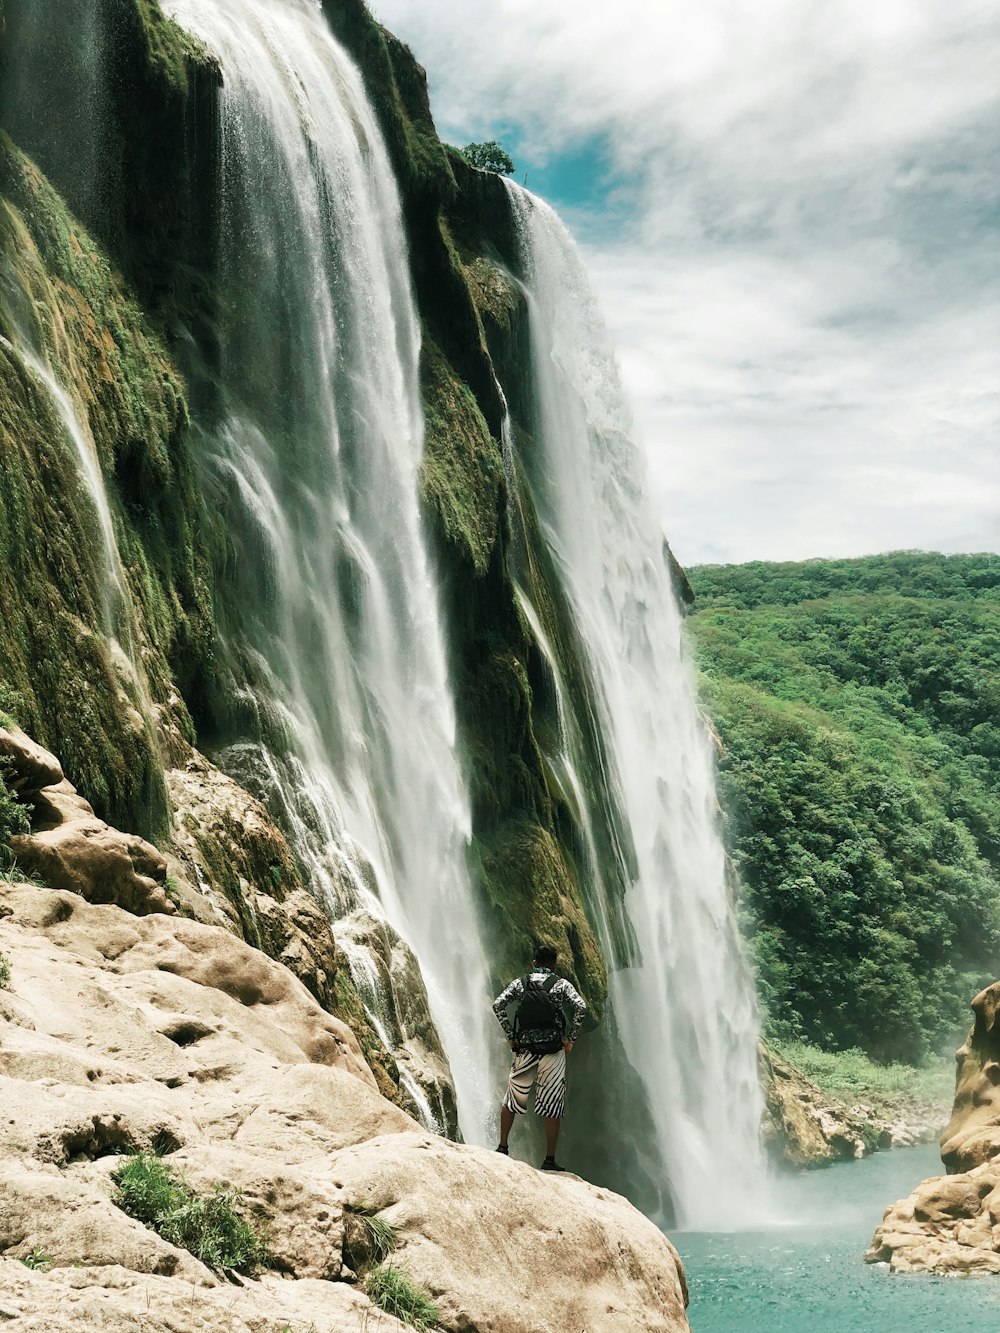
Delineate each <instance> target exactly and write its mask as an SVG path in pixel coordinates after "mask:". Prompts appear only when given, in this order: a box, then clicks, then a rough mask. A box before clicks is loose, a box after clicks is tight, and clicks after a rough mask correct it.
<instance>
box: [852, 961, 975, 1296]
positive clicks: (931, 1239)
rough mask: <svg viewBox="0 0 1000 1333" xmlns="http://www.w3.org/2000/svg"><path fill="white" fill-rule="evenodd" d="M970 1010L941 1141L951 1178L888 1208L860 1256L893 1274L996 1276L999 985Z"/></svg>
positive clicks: (937, 1180) (924, 1185)
mask: <svg viewBox="0 0 1000 1333" xmlns="http://www.w3.org/2000/svg"><path fill="white" fill-rule="evenodd" d="M972 1010H973V1013H974V1015H975V1019H974V1022H973V1026H972V1030H971V1032H970V1033H969V1036H968V1039H967V1040H966V1042H965V1043H964V1044H963V1045H962V1046H961V1047H960V1048H959V1050H958V1052H957V1056H956V1058H957V1061H958V1078H957V1087H956V1092H955V1104H954V1108H953V1111H952V1117H951V1120H950V1122H949V1124H948V1127H947V1128H946V1129H945V1131H944V1133H943V1135H942V1136H941V1157H942V1160H943V1161H944V1164H945V1166H946V1167H947V1168H948V1171H949V1174H948V1175H946V1176H933V1177H931V1178H930V1179H929V1180H925V1181H923V1182H921V1184H919V1185H917V1187H916V1188H915V1189H914V1191H913V1193H912V1194H910V1195H909V1197H908V1198H906V1199H902V1200H900V1201H899V1202H898V1203H895V1204H893V1205H892V1206H891V1207H889V1208H888V1209H887V1210H886V1213H885V1217H884V1218H883V1220H882V1225H881V1226H880V1227H879V1228H878V1230H877V1231H876V1232H875V1236H874V1238H873V1240H872V1244H871V1248H870V1249H869V1251H868V1254H867V1256H866V1257H867V1259H868V1261H869V1262H870V1263H878V1262H884V1263H888V1264H889V1265H890V1267H891V1268H892V1270H893V1272H899V1273H914V1272H932V1273H962V1274H981V1273H1000V1022H998V1019H1000V982H995V983H994V984H993V985H992V986H988V987H987V988H986V990H984V991H982V992H981V993H980V994H979V995H977V996H976V998H975V999H974V1000H973V1002H972Z"/></svg>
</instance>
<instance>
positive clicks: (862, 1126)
mask: <svg viewBox="0 0 1000 1333" xmlns="http://www.w3.org/2000/svg"><path fill="white" fill-rule="evenodd" d="M759 1056H760V1077H761V1086H762V1088H763V1089H764V1099H765V1101H764V1114H763V1117H762V1119H761V1135H762V1138H763V1141H764V1146H765V1148H766V1149H767V1151H768V1153H769V1155H770V1156H771V1157H772V1159H774V1160H776V1161H778V1162H780V1163H782V1164H783V1165H786V1166H792V1167H813V1166H827V1165H828V1164H829V1163H830V1162H842V1161H851V1160H853V1159H854V1158H858V1157H865V1156H867V1155H868V1153H870V1152H875V1151H876V1150H877V1149H878V1148H880V1147H886V1148H887V1147H889V1146H891V1144H890V1137H889V1128H888V1126H886V1125H883V1124H881V1123H880V1122H877V1121H876V1122H873V1120H872V1119H869V1118H868V1117H867V1116H866V1115H864V1114H863V1113H862V1112H863V1108H859V1109H858V1112H854V1111H851V1110H847V1109H845V1108H844V1107H841V1106H837V1105H835V1104H834V1103H833V1102H832V1101H831V1100H830V1098H829V1097H827V1096H826V1095H825V1094H824V1093H823V1092H822V1091H821V1090H820V1089H819V1088H818V1087H817V1086H816V1084H815V1083H811V1082H810V1081H809V1079H807V1078H806V1077H805V1075H804V1074H802V1073H801V1072H800V1071H799V1070H798V1069H796V1068H795V1067H794V1066H793V1065H791V1064H789V1063H788V1061H787V1060H784V1059H782V1057H781V1056H780V1055H778V1054H777V1052H776V1051H773V1050H772V1049H771V1048H770V1047H769V1046H767V1045H766V1044H765V1043H764V1042H761V1044H760V1051H759Z"/></svg>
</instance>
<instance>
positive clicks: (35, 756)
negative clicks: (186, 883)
mask: <svg viewBox="0 0 1000 1333" xmlns="http://www.w3.org/2000/svg"><path fill="white" fill-rule="evenodd" d="M0 756H3V757H6V758H7V759H8V760H9V763H10V773H11V775H12V776H11V777H10V785H11V786H12V787H13V789H14V791H16V792H17V795H18V798H19V799H20V800H21V801H23V802H24V803H25V804H26V805H28V806H29V807H30V808H31V832H30V833H25V834H19V835H18V836H16V837H14V838H12V839H11V841H10V849H11V852H12V853H13V856H14V859H15V861H16V863H17V865H18V867H19V868H20V870H21V871H22V872H23V873H25V874H27V875H30V876H34V877H36V878H38V879H40V880H42V881H43V882H44V883H45V884H48V885H51V886H52V887H53V888H56V889H68V890H69V891H70V892H72V893H78V894H79V895H80V896H81V897H82V898H86V899H87V901H88V902H95V903H116V904H117V905H118V906H120V907H124V908H125V909H126V911H129V912H135V913H136V914H139V915H141V914H144V913H147V912H173V911H174V907H173V905H172V904H171V902H170V899H169V897H168V895H167V892H166V880H167V863H166V861H165V860H164V859H163V857H162V856H161V855H160V853H159V852H158V851H157V850H156V848H155V847H154V846H152V844H151V843H148V842H146V841H145V840H144V839H143V838H138V837H135V836H134V835H133V834H130V833H121V832H119V830H118V829H114V828H111V827H110V825H108V824H105V822H104V821H103V820H102V819H98V818H97V816H96V815H95V814H94V811H93V809H92V807H91V806H90V805H89V804H88V803H87V802H86V801H85V800H84V799H83V797H82V796H80V795H79V793H78V792H77V790H76V788H75V787H74V786H73V785H72V783H71V782H69V781H68V780H67V779H66V778H65V777H64V776H63V771H62V767H61V765H60V763H59V761H58V759H56V757H55V755H52V754H49V752H48V751H47V750H44V749H43V748H42V747H41V746H40V745H37V744H36V743H35V742H34V741H33V740H31V738H30V737H28V736H26V735H25V734H24V732H23V731H21V729H20V728H19V727H14V726H11V727H3V728H0Z"/></svg>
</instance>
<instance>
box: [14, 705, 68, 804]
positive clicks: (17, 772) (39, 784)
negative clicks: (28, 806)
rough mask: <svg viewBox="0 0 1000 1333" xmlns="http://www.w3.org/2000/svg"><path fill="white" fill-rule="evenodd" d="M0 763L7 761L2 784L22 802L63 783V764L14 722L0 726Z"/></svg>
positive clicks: (28, 801) (27, 801) (26, 801)
mask: <svg viewBox="0 0 1000 1333" xmlns="http://www.w3.org/2000/svg"><path fill="white" fill-rule="evenodd" d="M0 760H6V761H7V768H6V772H5V775H4V781H5V782H6V784H7V786H8V787H9V788H11V790H13V791H14V792H16V793H17V796H18V799H19V800H22V801H24V802H25V803H30V801H31V798H32V797H33V796H34V795H35V794H36V793H37V792H40V791H41V790H42V788H43V787H54V786H55V785H56V784H57V783H60V782H62V780H63V771H62V765H61V764H60V763H59V760H58V759H57V758H56V757H55V755H54V754H49V752H48V750H45V749H43V748H42V746H40V745H38V744H37V743H36V742H35V741H33V740H32V739H31V737H30V736H27V735H25V733H24V732H23V731H22V730H21V728H20V727H18V726H15V725H14V724H13V723H11V725H10V726H7V727H0Z"/></svg>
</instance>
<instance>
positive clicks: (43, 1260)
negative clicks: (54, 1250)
mask: <svg viewBox="0 0 1000 1333" xmlns="http://www.w3.org/2000/svg"><path fill="white" fill-rule="evenodd" d="M54 1262H55V1261H54V1259H53V1258H52V1255H51V1254H43V1253H42V1251H41V1250H40V1249H39V1248H38V1246H37V1245H36V1246H35V1248H34V1249H33V1250H32V1251H31V1253H30V1254H28V1255H25V1257H24V1258H23V1259H22V1260H21V1263H22V1264H24V1266H25V1268H31V1269H33V1270H34V1272H36V1273H44V1272H45V1270H46V1269H47V1268H48V1266H49V1264H51V1263H54Z"/></svg>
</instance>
